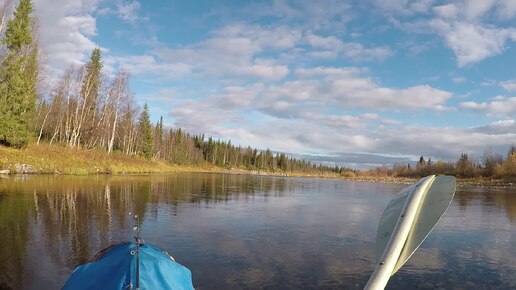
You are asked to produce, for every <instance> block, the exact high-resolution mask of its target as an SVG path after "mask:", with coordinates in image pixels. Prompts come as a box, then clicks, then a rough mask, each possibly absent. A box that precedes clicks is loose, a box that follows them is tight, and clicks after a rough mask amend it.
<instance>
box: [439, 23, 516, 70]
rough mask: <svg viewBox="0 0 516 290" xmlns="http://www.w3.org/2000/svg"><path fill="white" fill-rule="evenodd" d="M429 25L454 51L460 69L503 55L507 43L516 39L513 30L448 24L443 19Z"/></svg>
mask: <svg viewBox="0 0 516 290" xmlns="http://www.w3.org/2000/svg"><path fill="white" fill-rule="evenodd" d="M429 24H430V27H432V28H433V29H435V30H436V31H437V32H438V33H439V34H440V35H441V36H442V37H443V38H444V40H445V43H446V45H447V46H448V47H450V48H451V49H452V50H453V52H454V53H455V56H456V57H457V62H458V65H459V67H462V66H465V65H468V64H472V63H476V62H479V61H481V60H483V59H485V58H487V57H490V56H494V55H497V54H501V53H503V52H504V50H505V43H506V42H507V41H508V40H515V39H516V29H512V28H507V29H505V28H496V27H487V26H483V25H481V24H475V23H465V22H458V21H453V22H447V21H444V20H442V19H434V20H432V21H430V23H429Z"/></svg>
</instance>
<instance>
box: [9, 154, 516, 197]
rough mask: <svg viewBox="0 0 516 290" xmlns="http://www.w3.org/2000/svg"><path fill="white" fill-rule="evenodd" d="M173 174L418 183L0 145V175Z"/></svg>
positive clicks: (491, 184)
mask: <svg viewBox="0 0 516 290" xmlns="http://www.w3.org/2000/svg"><path fill="white" fill-rule="evenodd" d="M174 172H213V173H228V174H253V175H264V176H287V177H309V178H335V179H337V178H338V179H347V180H354V181H360V182H385V183H398V184H412V183H414V182H416V181H417V180H418V178H406V177H393V176H366V175H355V174H354V173H352V172H346V173H344V174H337V173H319V174H306V173H302V172H293V173H290V172H289V173H284V172H278V171H276V172H268V171H263V170H261V171H259V170H247V169H243V168H232V169H228V168H221V167H217V166H214V165H211V164H203V165H198V166H188V165H175V164H171V163H168V162H164V161H154V160H147V159H144V158H141V157H137V156H128V155H125V154H122V153H117V152H114V153H111V154H107V153H106V152H105V151H102V150H83V149H76V148H68V147H65V146H60V145H49V144H39V145H36V144H30V145H29V146H28V147H27V148H25V149H14V148H9V147H5V146H1V145H0V175H7V174H67V175H90V174H143V173H174ZM457 185H458V187H461V188H466V187H482V188H516V182H515V181H514V180H501V179H492V178H474V179H458V182H457Z"/></svg>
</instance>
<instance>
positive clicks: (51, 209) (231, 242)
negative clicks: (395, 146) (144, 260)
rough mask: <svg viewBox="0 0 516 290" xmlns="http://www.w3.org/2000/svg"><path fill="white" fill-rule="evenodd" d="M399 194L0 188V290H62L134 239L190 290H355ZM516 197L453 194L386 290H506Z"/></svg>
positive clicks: (199, 177) (248, 185)
mask: <svg viewBox="0 0 516 290" xmlns="http://www.w3.org/2000/svg"><path fill="white" fill-rule="evenodd" d="M402 187H403V186H402V185H396V184H383V183H361V182H351V181H344V180H327V179H301V178H299V179H298V178H279V177H262V176H246V175H222V174H200V173H199V174H193V173H192V174H175V175H152V176H149V175H147V176H145V175H142V176H86V177H73V176H14V177H9V178H1V179H0V289H60V288H61V287H62V285H63V284H64V282H65V280H66V278H67V277H68V275H69V274H70V273H71V272H72V270H73V269H74V267H75V266H76V265H78V264H81V263H85V262H87V261H88V260H89V259H91V258H92V257H93V256H94V255H95V254H96V253H97V252H98V251H99V250H101V249H103V248H105V247H107V246H109V245H111V244H113V243H117V242H121V241H128V240H130V239H131V238H132V236H133V232H132V227H133V226H134V220H133V218H132V217H131V216H130V214H129V213H138V214H139V215H140V217H141V219H142V235H143V237H144V239H145V240H146V242H148V243H151V244H154V245H156V246H157V247H159V248H161V249H162V250H164V251H167V252H169V253H170V254H172V255H173V256H174V257H175V259H176V261H178V262H180V263H181V264H183V265H185V266H187V267H188V268H189V269H190V270H191V271H192V274H193V282H194V286H195V287H196V289H201V290H202V289H361V288H362V287H363V286H364V285H365V283H366V282H367V279H368V277H369V275H370V274H371V272H372V271H373V269H374V264H375V260H374V243H375V236H376V227H377V225H378V221H379V218H380V216H381V214H382V212H383V209H384V208H385V206H386V205H387V203H388V202H389V200H390V199H391V198H392V197H393V194H395V193H397V192H398V191H399V190H400V189H401V188H402ZM515 288H516V192H514V190H493V189H489V190H488V189H469V190H466V189H464V190H459V191H458V192H457V193H456V195H455V198H454V200H453V202H452V204H451V206H450V208H449V209H448V211H447V212H446V214H445V215H444V217H443V219H442V220H441V221H440V223H439V224H438V225H437V227H436V228H435V229H434V231H433V232H432V233H431V234H430V236H429V237H428V238H427V239H426V240H425V242H423V244H422V245H421V247H420V249H419V250H418V251H417V252H416V253H415V254H414V255H413V257H412V258H411V259H410V260H409V261H408V262H407V264H406V265H405V266H404V267H403V268H402V269H401V270H400V271H399V272H398V273H396V274H395V275H394V276H393V277H392V278H391V280H390V282H389V285H388V287H387V289H515Z"/></svg>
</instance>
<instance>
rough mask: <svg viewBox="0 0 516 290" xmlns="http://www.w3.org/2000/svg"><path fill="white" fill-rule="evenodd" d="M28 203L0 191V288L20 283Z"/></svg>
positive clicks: (26, 234) (9, 287) (26, 235)
mask: <svg viewBox="0 0 516 290" xmlns="http://www.w3.org/2000/svg"><path fill="white" fill-rule="evenodd" d="M30 205H31V204H30V201H26V200H21V199H19V198H17V197H13V196H11V195H8V194H4V193H2V192H0V233H1V239H2V242H1V245H0V289H16V288H18V285H20V283H21V278H22V273H23V266H24V262H25V261H24V256H25V255H24V253H25V248H26V244H27V239H28V229H29V228H28V216H27V211H28V209H29V208H30Z"/></svg>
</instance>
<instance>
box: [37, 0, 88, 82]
mask: <svg viewBox="0 0 516 290" xmlns="http://www.w3.org/2000/svg"><path fill="white" fill-rule="evenodd" d="M97 2H98V1H96V0H93V1H91V0H90V1H88V0H56V1H53V2H52V5H49V3H46V2H45V1H43V0H35V1H34V7H35V9H34V11H35V15H36V16H37V18H38V24H39V41H40V47H41V50H42V52H43V54H44V55H45V58H46V60H47V64H46V69H47V71H48V72H49V73H50V75H51V76H52V77H53V78H55V77H58V76H59V74H60V73H61V72H62V71H63V70H64V69H65V68H66V67H67V66H69V65H70V64H80V63H82V62H83V61H84V60H85V58H86V57H87V56H88V55H89V54H90V53H91V51H92V50H93V49H94V48H96V47H97V44H96V43H95V42H94V41H92V40H91V38H92V37H93V36H95V35H96V33H97V32H96V20H95V17H94V15H93V13H94V11H95V9H96V7H97Z"/></svg>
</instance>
